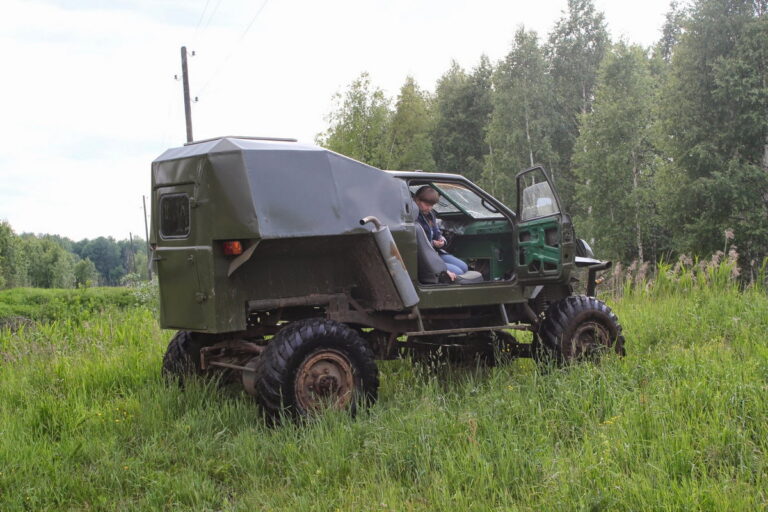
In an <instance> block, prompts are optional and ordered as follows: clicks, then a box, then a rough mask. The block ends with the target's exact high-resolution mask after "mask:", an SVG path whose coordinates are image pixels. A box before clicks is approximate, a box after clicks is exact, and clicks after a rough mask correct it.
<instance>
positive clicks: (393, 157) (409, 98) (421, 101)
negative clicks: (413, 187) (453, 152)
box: [385, 77, 435, 171]
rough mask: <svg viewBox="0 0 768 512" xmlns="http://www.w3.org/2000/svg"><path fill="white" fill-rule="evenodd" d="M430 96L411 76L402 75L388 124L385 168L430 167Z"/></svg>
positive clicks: (429, 168)
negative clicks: (401, 84)
mask: <svg viewBox="0 0 768 512" xmlns="http://www.w3.org/2000/svg"><path fill="white" fill-rule="evenodd" d="M432 125H433V121H432V108H431V98H430V97H429V95H428V94H427V93H425V92H424V91H422V90H421V89H420V88H419V86H418V85H417V84H416V82H415V81H414V80H413V78H412V77H408V78H406V79H405V83H404V84H403V87H402V88H401V89H400V95H399V96H398V98H397V102H396V103H395V112H394V114H393V115H392V122H391V124H390V127H389V152H388V154H387V164H386V166H385V168H386V169H400V170H413V169H421V170H424V171H434V170H435V161H434V160H433V159H432V139H431V131H432Z"/></svg>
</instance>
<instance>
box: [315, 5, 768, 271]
mask: <svg viewBox="0 0 768 512" xmlns="http://www.w3.org/2000/svg"><path fill="white" fill-rule="evenodd" d="M767 14H768V2H766V1H765V0H759V1H752V0H695V1H693V2H686V3H684V4H683V3H680V4H678V2H677V1H673V2H671V5H670V10H669V12H668V14H667V16H666V20H665V23H664V26H663V27H662V34H661V38H660V40H659V41H658V43H657V44H656V45H655V46H654V47H653V50H652V51H651V50H649V49H643V48H640V47H637V46H635V45H630V44H627V43H623V42H622V43H619V44H616V45H611V43H610V41H609V39H608V32H607V27H606V24H605V19H604V16H603V14H602V13H601V12H599V11H598V10H597V9H596V8H595V5H594V1H593V0H569V1H568V6H567V9H566V10H565V11H564V13H563V16H562V18H561V19H560V20H559V21H558V22H557V23H556V24H555V26H554V27H553V29H552V31H551V32H550V33H549V34H548V37H547V39H546V40H547V43H546V45H545V46H544V47H542V46H541V45H540V43H539V40H538V38H537V36H536V34H535V33H533V32H530V31H526V30H525V29H523V28H521V29H519V30H518V31H517V32H516V33H515V36H514V42H513V45H512V47H511V49H510V52H509V54H508V55H507V56H506V57H505V59H503V60H502V61H500V62H498V63H497V64H496V65H495V67H494V66H491V64H490V63H489V61H488V59H487V58H486V57H482V58H481V60H480V64H479V65H478V66H477V68H475V69H474V70H473V71H472V72H471V73H468V72H466V71H465V70H463V69H462V68H461V67H460V66H459V65H458V64H457V63H456V62H453V63H452V65H451V67H450V68H449V69H448V70H447V71H446V72H445V74H444V75H443V76H442V77H441V78H440V80H439V81H438V83H437V87H436V90H435V93H434V95H431V94H429V93H428V92H427V91H423V90H421V89H419V88H418V87H417V86H416V84H415V83H414V82H413V80H411V79H407V80H406V83H405V85H404V86H403V88H402V89H401V91H400V96H399V99H398V101H397V103H396V112H395V113H392V112H390V110H389V108H388V105H389V101H388V100H387V99H386V98H385V97H384V95H383V93H382V92H381V91H380V90H379V89H376V88H373V87H372V86H371V84H370V80H369V78H368V76H367V75H366V74H363V75H362V76H361V77H360V78H359V79H358V80H356V81H355V82H353V83H352V84H351V85H350V87H349V90H348V92H347V93H346V94H345V96H343V97H342V96H341V95H338V96H337V102H338V109H337V111H336V112H335V113H333V114H331V117H330V121H331V127H330V129H329V130H328V131H327V132H326V133H325V134H323V135H322V136H320V137H319V138H318V140H319V142H321V143H323V144H325V145H326V146H327V147H330V148H331V149H334V150H336V151H339V152H341V153H344V154H348V155H350V156H352V157H354V158H358V159H361V160H363V161H365V162H367V163H371V164H373V165H377V166H379V167H389V168H391V167H395V168H422V169H425V170H432V169H434V170H437V171H441V172H456V173H460V174H463V175H464V176H466V177H468V178H469V179H471V180H472V181H475V182H476V183H479V184H480V185H481V186H483V187H484V188H486V189H488V190H489V191H490V192H492V193H493V194H494V195H495V196H496V197H498V198H499V199H501V200H502V201H504V202H505V203H506V204H508V205H514V199H515V184H514V180H513V176H514V174H516V173H517V172H519V171H521V170H523V169H525V168H527V167H529V166H531V165H532V164H542V165H543V166H544V167H545V168H547V169H548V170H549V172H550V175H551V176H552V177H553V179H554V182H555V185H556V187H557V189H558V192H559V194H560V197H561V199H563V202H564V205H563V207H564V210H565V211H566V212H568V213H570V214H571V215H573V216H574V217H575V220H576V222H575V226H576V228H577V233H578V234H579V236H582V237H586V238H588V239H590V240H593V241H594V244H593V245H594V247H595V248H596V249H597V255H598V257H601V258H613V259H616V260H619V261H623V262H624V263H629V262H631V261H633V260H635V259H639V260H643V261H653V262H655V261H661V260H662V259H664V258H666V259H668V260H669V259H674V258H675V257H677V256H678V255H680V254H695V255H705V254H711V253H712V252H713V251H715V250H718V249H720V248H722V244H721V240H722V235H723V233H724V232H726V231H728V232H732V233H735V239H734V240H733V241H732V242H731V243H733V244H735V245H737V246H738V252H739V254H740V258H741V259H740V264H741V265H742V267H744V268H745V273H744V275H745V276H746V275H750V276H754V275H755V274H756V273H757V272H758V271H759V267H760V265H761V262H762V261H763V260H764V258H765V256H766V254H768V15H767ZM649 54H651V55H652V57H650V58H649V57H648V55H649ZM430 146H431V151H432V160H433V161H434V166H433V165H432V162H431V161H430V159H429V158H428V157H427V153H428V151H429V148H430ZM747 269H748V272H747V271H746V270H747Z"/></svg>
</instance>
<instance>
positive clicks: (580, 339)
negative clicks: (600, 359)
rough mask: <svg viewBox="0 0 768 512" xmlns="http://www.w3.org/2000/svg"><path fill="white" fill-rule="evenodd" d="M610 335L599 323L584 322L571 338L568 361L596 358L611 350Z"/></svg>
mask: <svg viewBox="0 0 768 512" xmlns="http://www.w3.org/2000/svg"><path fill="white" fill-rule="evenodd" d="M611 343H612V340H611V336H610V333H609V332H608V330H607V329H606V328H605V326H604V325H602V324H600V323H598V322H584V323H583V324H581V325H580V326H579V327H578V329H576V332H574V333H573V336H571V340H570V343H569V344H568V347H567V357H568V359H579V358H582V357H588V358H589V357H596V356H599V355H600V354H601V353H603V352H605V351H606V350H607V349H608V348H610V346H611Z"/></svg>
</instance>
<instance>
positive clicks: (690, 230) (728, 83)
mask: <svg viewBox="0 0 768 512" xmlns="http://www.w3.org/2000/svg"><path fill="white" fill-rule="evenodd" d="M764 13H765V6H764V5H763V2H758V3H755V2H752V1H751V0H741V1H736V0H700V1H698V2H696V3H695V4H694V5H693V7H692V8H691V10H690V12H689V14H688V15H687V16H686V17H685V19H684V21H683V22H682V24H683V28H684V31H683V34H682V36H681V37H680V42H679V44H678V45H677V47H676V48H675V52H674V56H673V58H672V63H671V68H670V73H669V80H668V83H667V84H666V86H665V88H664V90H663V94H662V100H661V118H662V121H663V132H664V133H665V134H666V137H664V138H662V139H660V141H662V142H663V143H664V149H665V152H666V153H667V155H668V156H669V157H670V159H671V161H672V162H674V165H672V166H670V169H669V170H668V179H669V180H674V183H675V186H674V188H672V190H670V192H671V193H670V195H669V196H668V197H665V198H664V201H663V202H664V205H663V206H664V208H663V213H664V214H665V216H666V221H667V223H668V224H669V225H672V226H676V227H677V229H676V232H675V236H674V237H673V239H674V241H675V243H676V247H675V248H676V249H677V250H678V251H684V252H694V253H697V254H703V253H708V252H711V251H713V250H715V249H716V248H717V247H718V246H719V245H720V234H721V233H722V232H723V231H724V230H725V229H728V228H732V227H734V226H735V225H736V224H737V223H738V224H739V225H740V228H739V229H738V230H737V242H738V243H739V245H741V246H743V247H748V249H747V250H746V251H745V252H744V254H745V256H746V257H747V258H748V259H749V260H751V259H758V257H759V255H761V254H763V255H764V254H765V253H766V251H767V250H768V239H766V232H765V217H766V214H767V213H768V199H767V198H768V195H766V193H768V177H766V172H765V170H766V169H768V161H766V159H765V155H766V148H768V140H766V136H768V116H766V114H765V113H766V111H768V89H766V81H767V80H768V67H767V64H766V52H767V51H768V50H766V43H768V19H766V17H765V15H764Z"/></svg>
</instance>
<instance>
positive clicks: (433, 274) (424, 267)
mask: <svg viewBox="0 0 768 512" xmlns="http://www.w3.org/2000/svg"><path fill="white" fill-rule="evenodd" d="M415 226H416V254H417V258H418V267H419V282H420V283H422V284H438V283H450V282H451V281H450V278H449V277H448V267H446V265H445V262H444V261H443V259H442V258H441V257H440V255H439V254H438V253H437V251H436V250H435V248H434V247H432V244H430V243H429V238H427V234H426V233H425V232H424V228H423V227H421V224H419V223H418V222H416V223H415ZM441 277H442V279H441ZM446 280H447V281H446ZM454 282H455V283H458V284H475V283H482V282H483V275H482V274H481V273H480V272H476V271H474V270H469V271H467V272H465V273H464V274H461V275H457V276H456V281H454Z"/></svg>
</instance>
